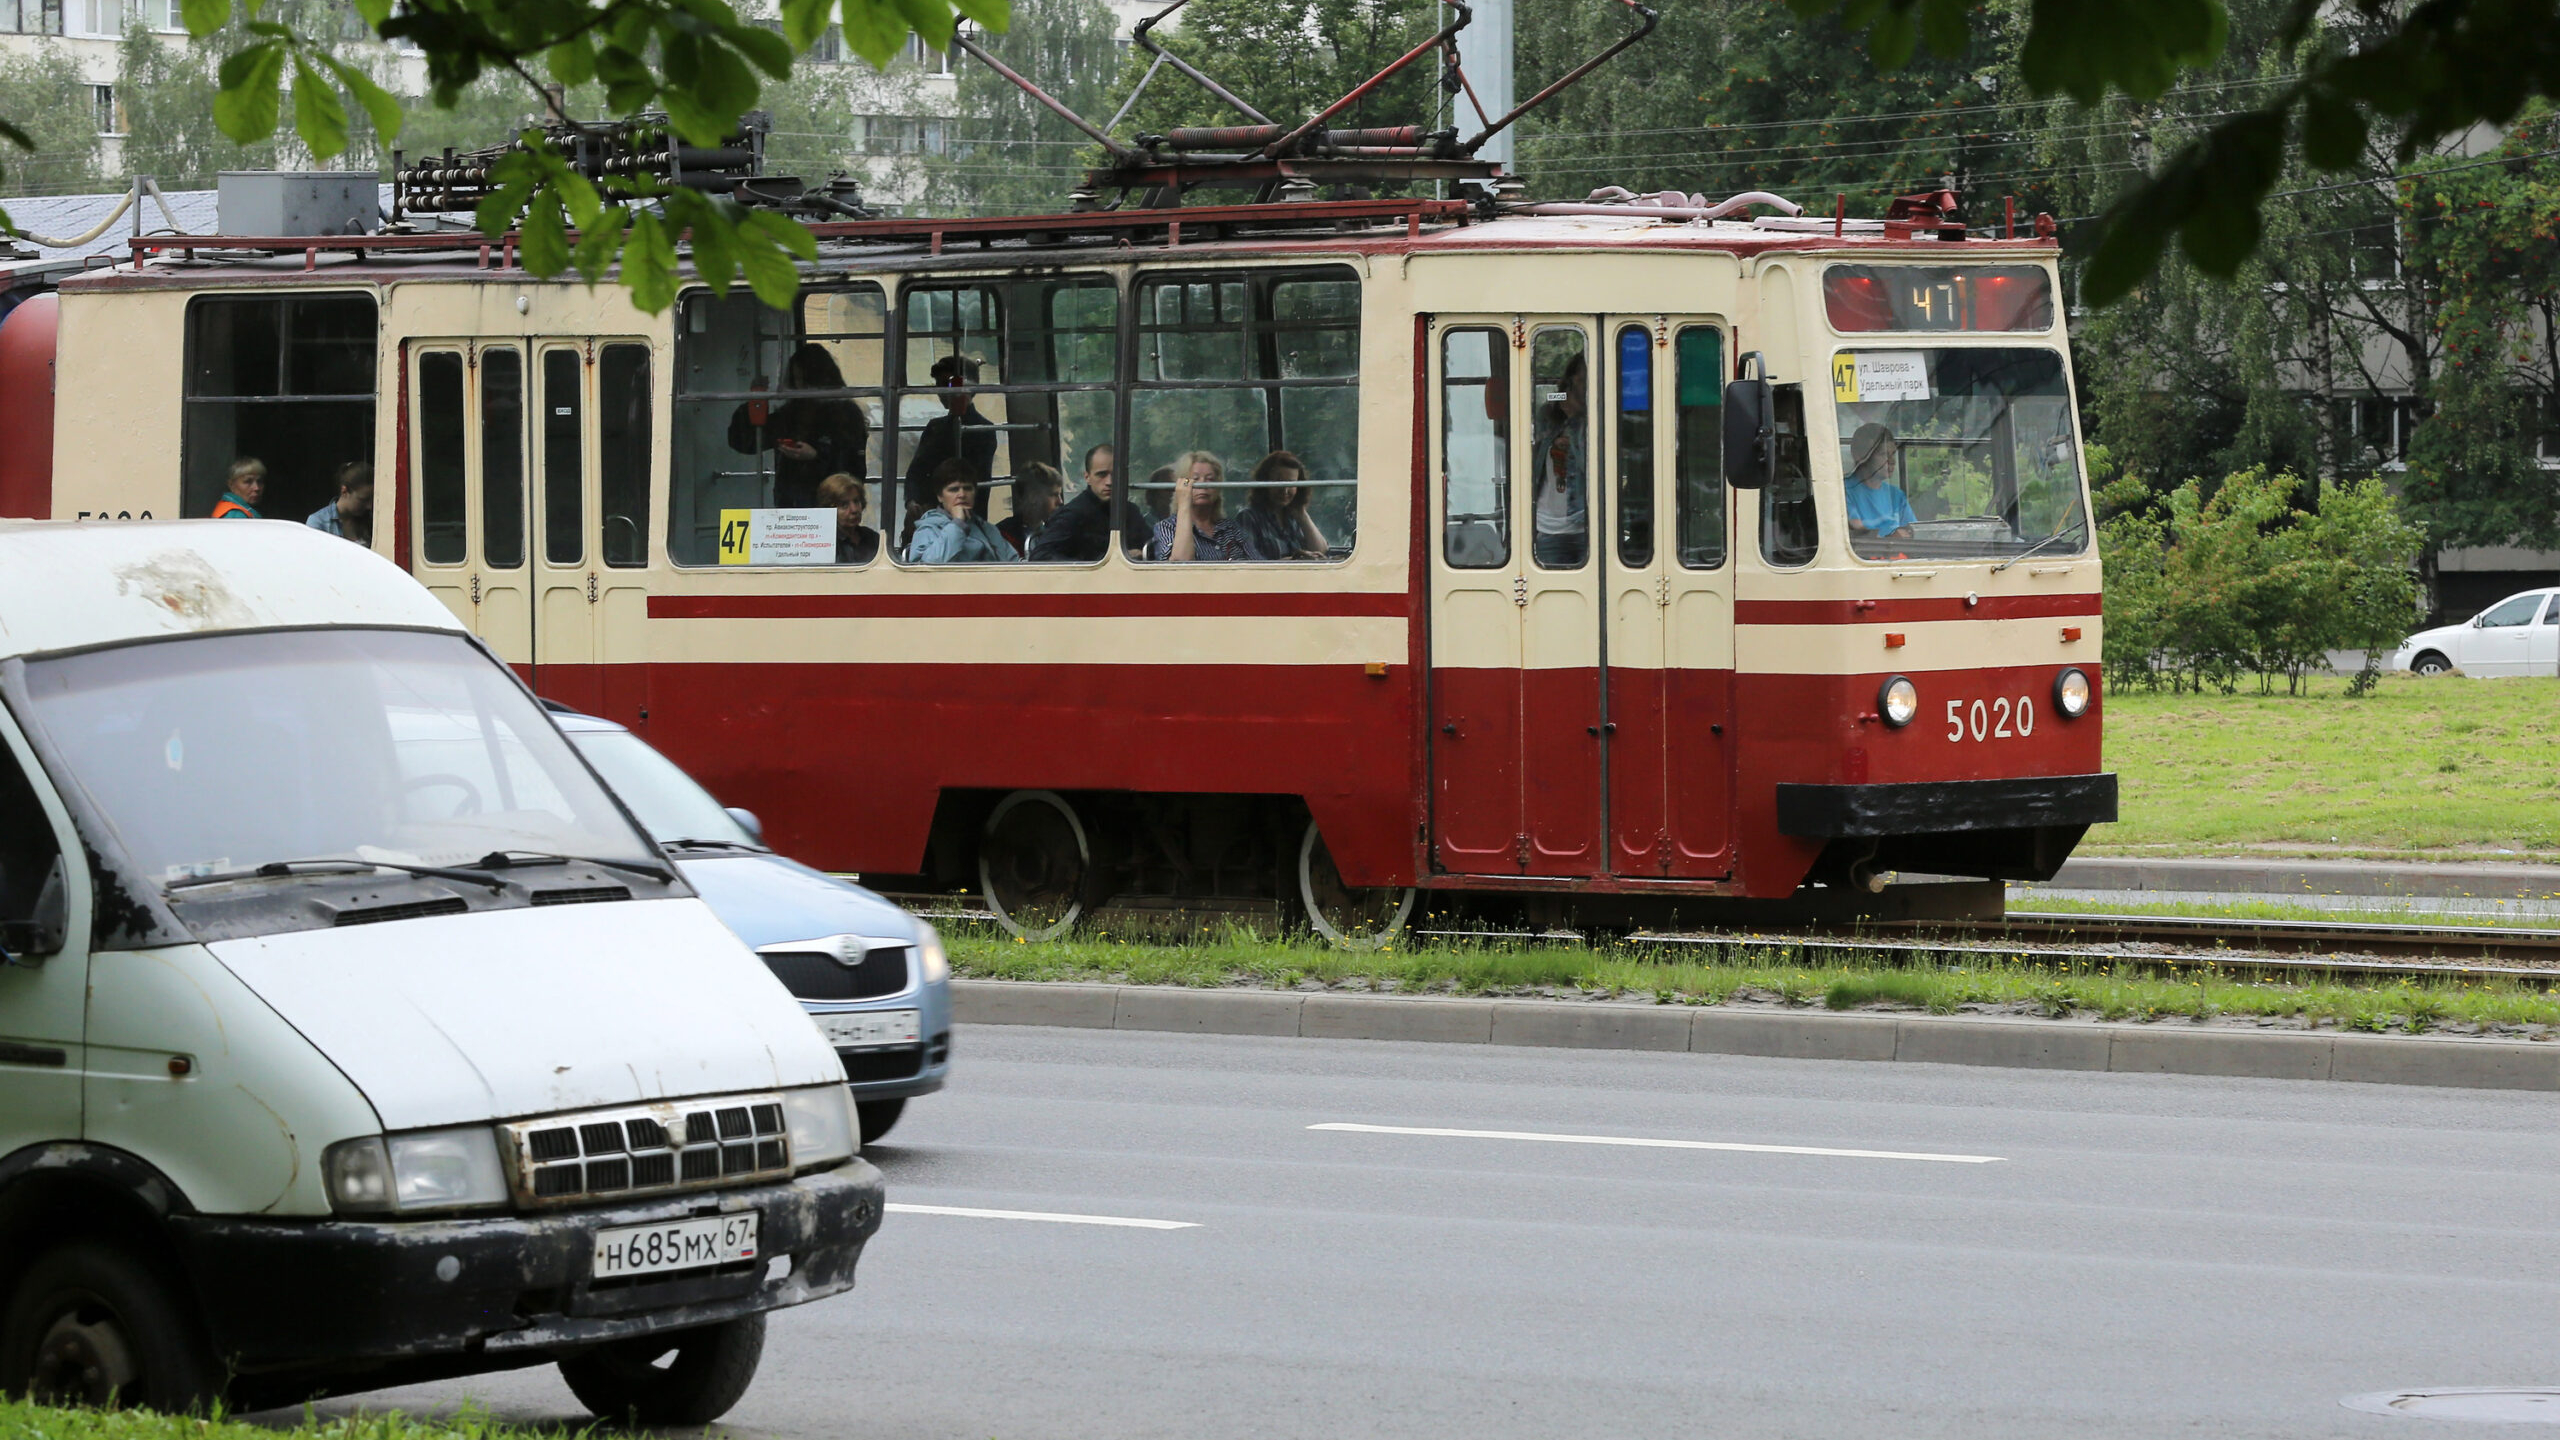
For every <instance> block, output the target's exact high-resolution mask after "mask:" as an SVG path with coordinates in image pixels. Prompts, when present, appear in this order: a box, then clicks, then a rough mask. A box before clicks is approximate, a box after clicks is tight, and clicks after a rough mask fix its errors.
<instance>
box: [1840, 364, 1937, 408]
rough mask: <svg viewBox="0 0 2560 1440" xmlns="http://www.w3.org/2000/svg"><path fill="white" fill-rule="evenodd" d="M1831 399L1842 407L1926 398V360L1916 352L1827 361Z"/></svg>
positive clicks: (1927, 368) (1927, 388) (1927, 393)
mask: <svg viewBox="0 0 2560 1440" xmlns="http://www.w3.org/2000/svg"><path fill="white" fill-rule="evenodd" d="M1831 398H1832V399H1834V400H1837V401H1839V402H1840V403H1841V404H1843V405H1856V404H1859V403H1861V402H1863V401H1868V400H1926V399H1928V398H1929V358H1928V357H1927V356H1926V355H1924V354H1922V353H1921V352H1919V351H1917V350H1852V351H1849V352H1848V353H1846V354H1842V355H1837V356H1834V357H1833V358H1832V361H1831Z"/></svg>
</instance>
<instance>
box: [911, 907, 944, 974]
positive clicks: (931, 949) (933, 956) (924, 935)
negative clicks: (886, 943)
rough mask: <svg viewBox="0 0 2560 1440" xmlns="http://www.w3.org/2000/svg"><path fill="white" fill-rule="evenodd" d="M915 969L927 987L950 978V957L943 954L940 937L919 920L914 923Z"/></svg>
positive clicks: (930, 927)
mask: <svg viewBox="0 0 2560 1440" xmlns="http://www.w3.org/2000/svg"><path fill="white" fill-rule="evenodd" d="M916 968H917V970H919V971H920V972H922V974H923V975H924V983H926V984H927V985H939V984H941V983H943V982H944V981H946V980H948V979H950V978H951V957H950V956H949V955H947V954H945V953H943V949H942V937H941V936H939V935H936V934H935V933H933V927H932V926H930V925H927V924H926V923H924V922H923V921H921V920H919V921H917V922H916Z"/></svg>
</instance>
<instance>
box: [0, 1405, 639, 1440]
mask: <svg viewBox="0 0 2560 1440" xmlns="http://www.w3.org/2000/svg"><path fill="white" fill-rule="evenodd" d="M591 1433H592V1430H591V1429H581V1430H577V1431H574V1432H573V1431H563V1430H559V1429H555V1428H544V1429H541V1430H527V1429H524V1428H522V1427H520V1426H515V1425H502V1424H499V1423H498V1422H497V1421H494V1420H491V1419H489V1418H487V1417H486V1416H483V1415H477V1414H474V1413H471V1412H469V1411H465V1412H464V1413H462V1414H459V1415H456V1416H453V1417H451V1418H449V1419H442V1420H421V1419H417V1418H415V1417H412V1416H408V1415H403V1414H401V1413H399V1412H397V1411H384V1412H382V1413H379V1414H367V1415H356V1416H348V1417H345V1418H321V1417H318V1416H314V1415H311V1414H309V1413H307V1412H306V1413H305V1414H304V1416H303V1419H302V1423H301V1424H299V1425H296V1426H294V1427H293V1428H291V1429H289V1430H279V1429H276V1428H274V1427H272V1426H266V1425H251V1424H247V1423H245V1422H243V1421H239V1420H232V1419H225V1418H219V1417H217V1418H212V1419H207V1418H205V1417H202V1416H196V1415H163V1414H160V1413H158V1412H157V1411H152V1410H58V1409H55V1408H53V1407H51V1406H45V1405H29V1404H27V1403H25V1402H23V1401H19V1400H11V1399H7V1398H5V1397H0V1440H581V1437H585V1436H588V1435H589V1434H591Z"/></svg>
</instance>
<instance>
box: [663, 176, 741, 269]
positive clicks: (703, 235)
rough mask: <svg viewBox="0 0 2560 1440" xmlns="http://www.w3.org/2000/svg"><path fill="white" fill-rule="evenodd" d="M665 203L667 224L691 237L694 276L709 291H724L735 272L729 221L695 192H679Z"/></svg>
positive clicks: (709, 202) (734, 252)
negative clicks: (709, 288)
mask: <svg viewBox="0 0 2560 1440" xmlns="http://www.w3.org/2000/svg"><path fill="white" fill-rule="evenodd" d="M665 203H666V207H667V223H668V224H669V225H670V226H673V227H674V228H676V229H678V230H681V231H684V232H687V233H688V235H689V236H690V242H691V246H692V250H693V273H694V274H695V275H696V276H698V277H700V279H701V281H702V283H703V284H705V285H708V286H710V287H711V288H712V289H714V290H718V291H723V292H725V291H727V290H728V288H729V280H730V277H731V276H733V275H735V274H736V273H737V269H738V257H737V254H736V251H735V249H734V247H733V246H732V244H731V241H732V239H733V232H732V231H731V229H730V227H729V221H728V217H726V216H724V215H722V214H721V213H720V212H719V210H717V209H716V208H714V207H713V205H712V204H711V201H710V200H709V199H708V198H707V197H705V196H704V195H703V194H702V193H701V192H700V191H698V190H678V191H676V192H674V193H673V194H671V195H669V196H667V198H666V202H665Z"/></svg>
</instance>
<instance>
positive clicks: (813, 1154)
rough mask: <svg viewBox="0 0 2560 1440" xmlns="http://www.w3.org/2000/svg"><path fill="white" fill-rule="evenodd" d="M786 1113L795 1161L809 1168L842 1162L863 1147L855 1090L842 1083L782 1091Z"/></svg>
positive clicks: (799, 1165)
mask: <svg viewBox="0 0 2560 1440" xmlns="http://www.w3.org/2000/svg"><path fill="white" fill-rule="evenodd" d="M782 1113H783V1115H784V1116H785V1117H786V1120H787V1123H788V1124H789V1125H790V1127H791V1163H792V1164H793V1165H796V1166H798V1167H799V1168H800V1169H803V1170H808V1169H813V1168H815V1167H817V1166H821V1165H838V1164H842V1163H843V1162H844V1161H847V1160H850V1159H852V1158H853V1157H854V1156H855V1155H856V1154H857V1153H859V1152H860V1151H861V1149H862V1142H861V1141H860V1140H858V1139H856V1138H855V1137H856V1136H857V1135H859V1134H860V1133H861V1132H860V1131H859V1130H857V1129H856V1128H855V1126H854V1119H853V1092H852V1091H850V1090H847V1089H846V1088H845V1087H843V1086H842V1085H811V1086H809V1087H807V1088H806V1089H801V1090H785V1091H783V1092H782Z"/></svg>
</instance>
